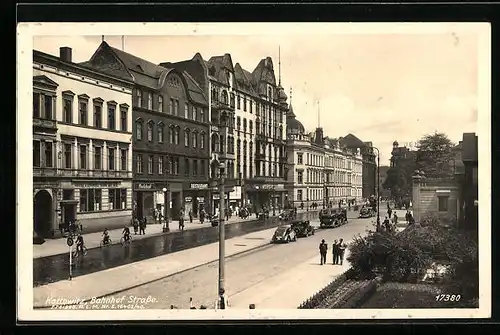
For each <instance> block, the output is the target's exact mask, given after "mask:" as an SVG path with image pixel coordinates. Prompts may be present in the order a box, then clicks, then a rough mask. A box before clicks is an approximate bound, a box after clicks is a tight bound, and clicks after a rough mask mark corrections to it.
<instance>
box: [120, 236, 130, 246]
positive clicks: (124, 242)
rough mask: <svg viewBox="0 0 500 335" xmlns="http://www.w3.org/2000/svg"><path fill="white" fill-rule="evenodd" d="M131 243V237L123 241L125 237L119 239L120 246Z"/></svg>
mask: <svg viewBox="0 0 500 335" xmlns="http://www.w3.org/2000/svg"><path fill="white" fill-rule="evenodd" d="M131 242H132V235H129V236H128V239H125V236H122V238H120V244H121V245H128V244H130V243H131Z"/></svg>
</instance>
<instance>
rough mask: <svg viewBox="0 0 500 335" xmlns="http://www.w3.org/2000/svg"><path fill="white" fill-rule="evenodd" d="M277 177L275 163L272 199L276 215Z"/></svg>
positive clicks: (274, 214)
mask: <svg viewBox="0 0 500 335" xmlns="http://www.w3.org/2000/svg"><path fill="white" fill-rule="evenodd" d="M275 177H276V165H275V163H273V199H272V204H273V216H276V194H275V192H276V185H275V181H276V179H275Z"/></svg>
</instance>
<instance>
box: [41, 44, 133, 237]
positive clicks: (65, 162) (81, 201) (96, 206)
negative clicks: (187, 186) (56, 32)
mask: <svg viewBox="0 0 500 335" xmlns="http://www.w3.org/2000/svg"><path fill="white" fill-rule="evenodd" d="M132 87H133V83H132V82H131V81H129V80H124V79H122V78H117V77H115V76H112V75H109V74H105V73H103V72H100V71H96V70H92V69H89V68H86V67H84V66H82V65H80V64H76V63H74V62H73V61H72V50H71V48H68V47H62V48H60V55H59V57H57V56H54V55H49V54H46V53H42V52H39V51H36V50H34V51H33V198H34V199H33V201H34V231H35V232H36V234H38V235H41V236H44V237H53V236H55V235H57V232H58V231H59V228H60V224H65V223H68V222H69V221H71V220H75V219H76V220H78V221H79V223H80V224H82V226H83V227H84V229H86V230H88V231H91V230H100V229H101V228H102V227H112V226H122V225H123V224H124V223H126V222H129V221H130V214H131V211H132V138H131V137H132V112H131V110H130V109H131V107H130V106H131V98H132Z"/></svg>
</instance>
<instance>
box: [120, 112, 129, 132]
mask: <svg viewBox="0 0 500 335" xmlns="http://www.w3.org/2000/svg"><path fill="white" fill-rule="evenodd" d="M120 130H121V131H128V108H127V107H126V106H121V107H120Z"/></svg>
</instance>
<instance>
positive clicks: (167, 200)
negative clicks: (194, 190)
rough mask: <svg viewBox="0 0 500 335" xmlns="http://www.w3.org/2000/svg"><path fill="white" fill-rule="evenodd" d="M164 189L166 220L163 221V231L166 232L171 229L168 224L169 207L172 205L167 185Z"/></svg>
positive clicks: (164, 214)
mask: <svg viewBox="0 0 500 335" xmlns="http://www.w3.org/2000/svg"><path fill="white" fill-rule="evenodd" d="M162 191H163V216H164V217H165V220H164V221H163V222H164V223H163V232H164V233H166V232H168V231H169V230H170V228H169V224H168V208H169V207H170V199H169V198H168V190H167V188H166V187H164V188H163V189H162Z"/></svg>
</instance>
